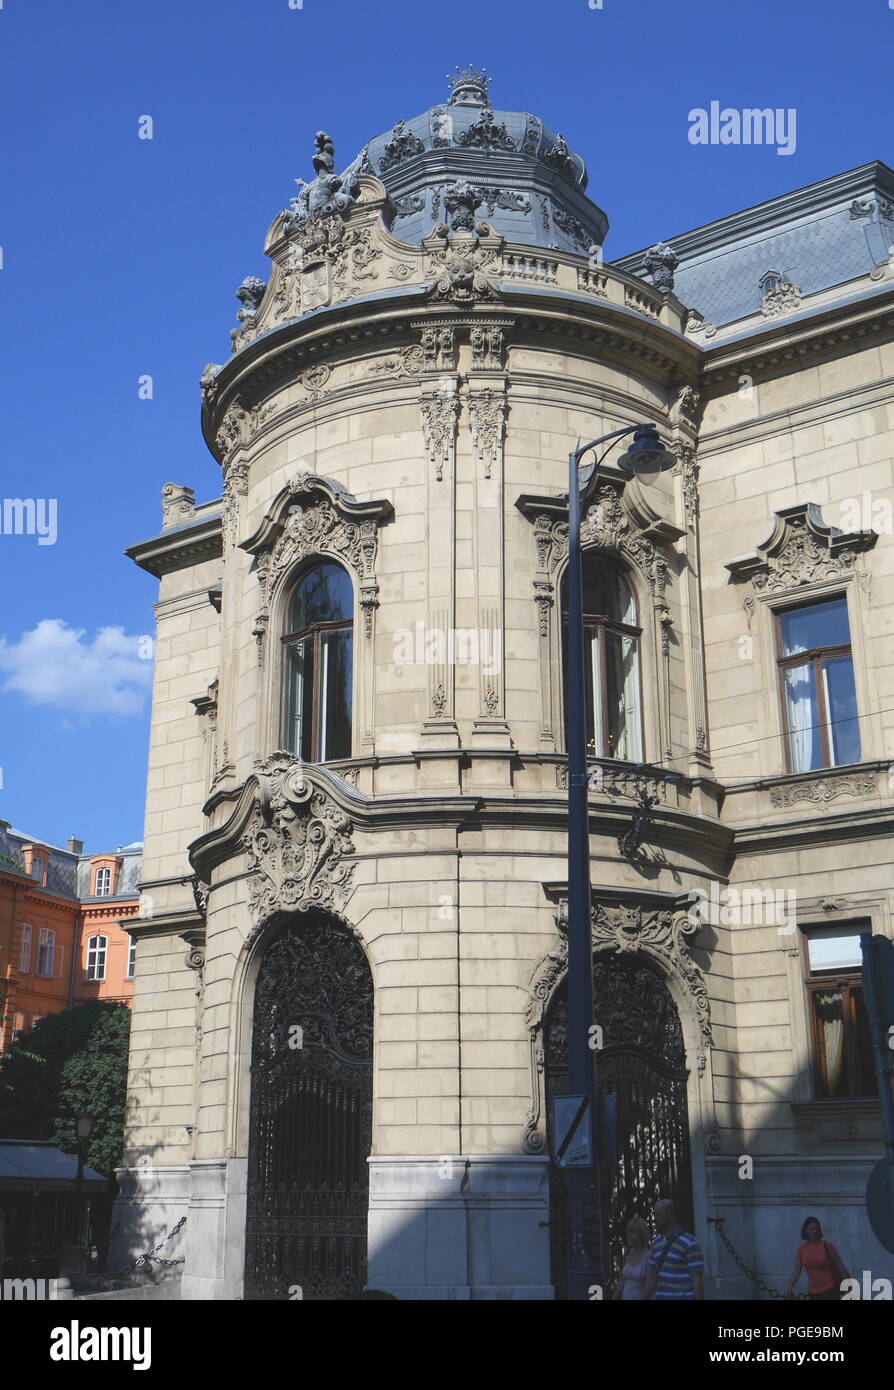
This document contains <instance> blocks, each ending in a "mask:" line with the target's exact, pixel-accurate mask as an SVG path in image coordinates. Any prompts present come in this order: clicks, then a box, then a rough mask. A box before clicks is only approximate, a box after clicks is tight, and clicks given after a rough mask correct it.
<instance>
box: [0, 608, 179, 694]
mask: <svg viewBox="0 0 894 1390" xmlns="http://www.w3.org/2000/svg"><path fill="white" fill-rule="evenodd" d="M85 637H86V630H85V629H84V628H73V627H67V626H66V624H65V623H64V622H62V621H61V620H60V619H59V618H44V619H43V621H42V622H39V623H38V624H37V626H36V627H35V628H32V629H31V631H30V632H24V633H22V636H21V637H20V638H19V640H18V642H7V641H6V640H5V638H0V678H2V679H3V684H2V686H0V690H3V691H10V692H13V691H14V692H16V693H18V694H20V695H24V696H25V698H26V699H28V700H30V701H31V702H32V703H33V704H36V705H52V706H53V707H54V708H56V709H64V710H66V711H67V712H68V713H69V714H86V715H91V714H124V715H129V714H141V713H142V711H143V709H144V708H145V703H146V693H147V692H148V690H149V686H150V684H151V681H152V662H151V661H147V660H144V659H141V657H140V652H141V651H142V650H144V649H145V647H146V639H145V638H144V637H128V636H126V635H125V632H124V629H123V628H120V627H101V628H98V629H97V632H96V635H95V637H94V638H93V640H92V641H90V640H85Z"/></svg>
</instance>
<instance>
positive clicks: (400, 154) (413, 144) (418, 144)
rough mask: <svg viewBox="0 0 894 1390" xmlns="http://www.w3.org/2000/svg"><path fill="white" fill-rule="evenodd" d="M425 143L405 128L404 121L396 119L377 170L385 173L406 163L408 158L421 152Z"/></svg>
mask: <svg viewBox="0 0 894 1390" xmlns="http://www.w3.org/2000/svg"><path fill="white" fill-rule="evenodd" d="M424 149H425V145H424V144H423V143H422V141H421V140H420V139H419V137H418V135H414V134H413V132H412V131H411V130H407V126H406V122H405V121H398V122H397V124H396V126H395V127H394V129H393V130H392V132H391V139H390V140H389V141H388V144H387V145H386V146H385V149H384V150H383V152H382V158H381V159H380V160H379V171H380V172H381V173H383V174H384V173H386V172H387V170H388V169H396V168H397V167H398V165H400V164H406V162H407V160H408V159H412V158H413V157H414V156H415V155H417V154H421V153H422V151H423V150H424Z"/></svg>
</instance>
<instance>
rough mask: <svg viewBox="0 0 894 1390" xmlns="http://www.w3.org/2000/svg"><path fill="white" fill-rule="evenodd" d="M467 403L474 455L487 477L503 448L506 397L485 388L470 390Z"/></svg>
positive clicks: (497, 461)
mask: <svg viewBox="0 0 894 1390" xmlns="http://www.w3.org/2000/svg"><path fill="white" fill-rule="evenodd" d="M468 403H469V424H470V427H471V430H472V444H473V447H474V449H475V457H476V458H477V459H478V461H479V462H480V463H482V464H483V465H484V476H485V478H489V477H490V476H491V473H492V470H493V468H494V467H495V465H497V464H498V463H499V460H500V457H501V454H502V450H503V436H504V432H505V428H506V397H505V395H504V394H503V393H502V392H499V391H492V390H490V389H487V390H484V391H477V392H470V393H469V397H468Z"/></svg>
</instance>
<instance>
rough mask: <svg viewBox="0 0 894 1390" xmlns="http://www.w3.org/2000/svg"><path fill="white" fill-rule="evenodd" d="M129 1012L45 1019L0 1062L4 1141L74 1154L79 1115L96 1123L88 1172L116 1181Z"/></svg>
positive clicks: (93, 1004)
mask: <svg viewBox="0 0 894 1390" xmlns="http://www.w3.org/2000/svg"><path fill="white" fill-rule="evenodd" d="M129 1036H130V1010H129V1009H128V1008H127V1007H126V1005H124V1004H111V1003H107V1002H105V1001H102V1000H91V1001H90V1002H89V1003H86V1004H78V1005H77V1006H76V1008H73V1009H65V1010H63V1011H62V1012H61V1013H54V1014H46V1015H45V1017H44V1018H42V1019H41V1020H40V1022H39V1023H36V1024H35V1025H34V1027H33V1028H32V1029H31V1030H30V1032H28V1033H27V1034H25V1036H24V1037H22V1038H19V1039H17V1041H16V1042H14V1043H13V1044H12V1046H11V1047H10V1048H9V1050H8V1051H7V1053H6V1054H5V1056H4V1057H3V1058H2V1060H0V1135H2V1136H4V1137H6V1138H9V1139H51V1140H52V1141H53V1143H55V1144H57V1145H58V1146H59V1148H60V1149H63V1150H64V1151H65V1152H66V1153H72V1154H73V1153H75V1152H76V1149H77V1139H76V1131H75V1116H76V1115H77V1114H79V1113H81V1112H87V1113H88V1114H90V1115H92V1116H93V1120H94V1126H93V1133H92V1135H91V1137H90V1140H89V1141H88V1143H87V1145H86V1148H85V1151H84V1156H85V1161H86V1163H87V1165H88V1166H89V1167H91V1168H95V1169H96V1170H97V1171H98V1172H100V1173H106V1174H109V1175H110V1174H111V1173H112V1171H113V1170H114V1169H115V1167H117V1166H118V1164H119V1163H120V1161H121V1152H122V1147H123V1131H124V1104H125V1095H126V1087H127V1050H128V1039H129Z"/></svg>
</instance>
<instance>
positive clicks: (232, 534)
mask: <svg viewBox="0 0 894 1390" xmlns="http://www.w3.org/2000/svg"><path fill="white" fill-rule="evenodd" d="M247 492H248V464H247V463H233V464H230V467H229V468H228V469H227V470H226V473H225V475H224V490H223V536H224V546H225V548H226V549H230V548H231V547H232V546H234V545H235V544H236V539H237V531H238V528H239V498H240V497H244V496H245V495H246V493H247Z"/></svg>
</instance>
